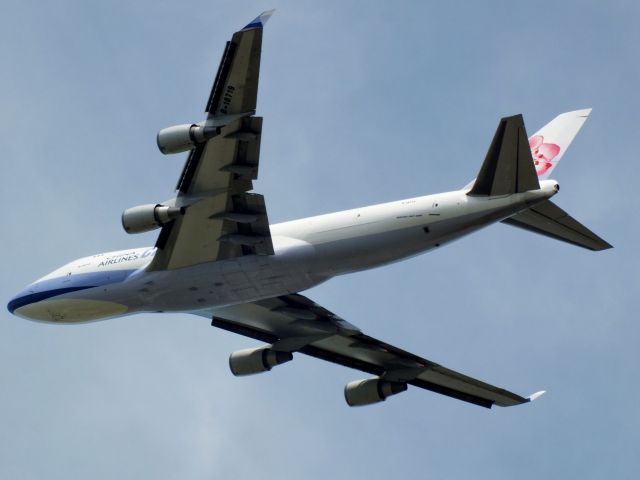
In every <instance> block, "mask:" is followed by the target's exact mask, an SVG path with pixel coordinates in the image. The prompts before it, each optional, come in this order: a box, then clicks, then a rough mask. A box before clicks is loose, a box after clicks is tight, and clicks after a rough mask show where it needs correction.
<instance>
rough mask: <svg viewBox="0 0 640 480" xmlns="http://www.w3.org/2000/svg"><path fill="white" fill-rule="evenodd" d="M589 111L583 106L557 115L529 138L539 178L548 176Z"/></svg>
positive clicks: (542, 178)
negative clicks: (580, 108) (581, 108)
mask: <svg viewBox="0 0 640 480" xmlns="http://www.w3.org/2000/svg"><path fill="white" fill-rule="evenodd" d="M590 113H591V109H590V108H585V109H583V110H574V111H573V112H566V113H563V114H561V115H558V116H557V117H556V118H554V119H553V120H551V121H550V122H549V123H547V124H546V125H545V126H544V127H542V128H541V129H540V130H538V131H537V132H536V133H534V134H533V135H532V136H531V138H529V146H530V147H531V154H532V155H533V161H534V164H535V169H536V173H537V174H538V178H539V179H540V180H545V179H547V178H549V176H550V175H551V172H552V171H553V169H554V168H556V165H558V162H559V161H560V159H561V158H562V156H563V155H564V152H566V151H567V148H569V145H571V142H572V141H573V139H574V138H575V136H576V135H577V133H578V132H579V131H580V128H582V125H584V122H586V121H587V117H589V114H590Z"/></svg>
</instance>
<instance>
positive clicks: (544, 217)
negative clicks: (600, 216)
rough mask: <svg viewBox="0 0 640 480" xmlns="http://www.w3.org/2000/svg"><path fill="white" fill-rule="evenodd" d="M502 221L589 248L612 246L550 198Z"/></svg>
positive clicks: (597, 248)
mask: <svg viewBox="0 0 640 480" xmlns="http://www.w3.org/2000/svg"><path fill="white" fill-rule="evenodd" d="M502 223H506V224H508V225H513V226H514V227H520V228H524V229H525V230H529V231H530V232H534V233H539V234H540V235H545V236H547V237H551V238H555V239H556V240H560V241H562V242H567V243H570V244H572V245H576V246H578V247H582V248H586V249H589V250H595V251H599V250H606V249H608V248H612V246H611V245H610V244H609V243H607V242H606V241H604V240H603V239H602V238H600V237H599V236H598V235H596V234H595V233H593V232H592V231H591V230H589V229H588V228H587V227H585V226H584V225H582V224H581V223H579V222H577V221H576V220H574V219H573V218H572V217H571V216H570V215H569V214H568V213H567V212H565V211H564V210H562V209H561V208H560V207H558V206H557V205H556V204H555V203H553V202H551V201H550V200H545V201H544V202H542V203H538V204H537V205H534V206H533V207H531V208H529V209H528V210H525V211H524V212H520V213H518V214H516V215H514V216H513V217H510V218H507V219H506V220H502Z"/></svg>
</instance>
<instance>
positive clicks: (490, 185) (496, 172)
mask: <svg viewBox="0 0 640 480" xmlns="http://www.w3.org/2000/svg"><path fill="white" fill-rule="evenodd" d="M539 188H540V184H539V183H538V176H537V174H536V170H535V168H534V166H533V158H532V156H531V149H530V148H529V141H528V140H527V132H526V131H525V128H524V120H523V119H522V115H514V116H513V117H506V118H503V119H502V120H500V123H499V124H498V129H497V130H496V133H495V135H494V137H493V141H492V142H491V146H490V147H489V151H488V152H487V156H486V158H485V160H484V163H483V164H482V167H481V168H480V173H479V174H478V177H477V178H476V180H475V182H474V184H473V188H471V191H470V192H469V193H468V195H479V196H494V195H510V194H512V193H520V192H526V191H529V190H538V189H539Z"/></svg>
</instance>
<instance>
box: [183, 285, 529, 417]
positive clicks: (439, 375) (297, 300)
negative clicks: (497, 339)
mask: <svg viewBox="0 0 640 480" xmlns="http://www.w3.org/2000/svg"><path fill="white" fill-rule="evenodd" d="M194 313H196V314H197V315H200V316H205V317H209V318H211V319H212V325H213V326H215V327H218V328H222V329H224V330H227V331H230V332H234V333H238V334H240V335H244V336H247V337H250V338H254V339H256V340H260V341H263V342H267V343H268V344H269V345H268V347H267V348H268V349H270V350H273V351H278V352H287V353H289V352H300V353H304V354H306V355H309V356H312V357H315V358H319V359H322V360H326V361H329V362H332V363H336V364H338V365H343V366H345V367H350V368H354V369H356V370H361V371H363V372H366V373H369V374H371V375H375V376H376V378H377V379H379V380H382V381H383V382H386V383H387V384H390V385H400V386H404V389H406V385H407V384H408V385H413V386H416V387H420V388H424V389H426V390H431V391H432V392H436V393H440V394H442V395H446V396H449V397H452V398H456V399H458V400H462V401H465V402H469V403H472V404H475V405H479V406H482V407H486V408H491V407H492V406H493V405H498V406H501V407H507V406H512V405H519V404H522V403H526V402H529V401H531V400H533V399H534V398H537V397H535V396H531V397H529V398H526V397H522V396H520V395H517V394H515V393H512V392H509V391H507V390H504V389H502V388H499V387H495V386H493V385H490V384H488V383H485V382H482V381H480V380H476V379H474V378H471V377H468V376H466V375H463V374H461V373H458V372H455V371H453V370H450V369H448V368H445V367H443V366H442V365H439V364H437V363H435V362H432V361H430V360H427V359H425V358H422V357H419V356H417V355H414V354H412V353H410V352H407V351H405V350H402V349H400V348H397V347H394V346H393V345H390V344H388V343H385V342H383V341H381V340H378V339H376V338H374V337H371V336H369V335H366V334H365V333H363V332H362V331H360V329H358V328H357V327H355V326H354V325H352V324H350V323H349V322H347V321H345V320H344V319H342V318H340V317H339V316H337V315H335V314H334V313H332V312H330V311H328V310H327V309H325V308H323V307H321V306H320V305H318V304H316V303H315V302H313V301H311V300H310V299H308V298H307V297H304V296H303V295H300V294H293V295H285V296H280V297H275V298H270V299H266V300H260V301H257V302H253V303H247V304H241V305H234V306H229V307H224V308H221V309H215V310H213V311H199V312H194ZM394 393H396V392H394ZM534 395H535V394H534ZM538 396H539V395H538ZM384 398H385V396H384V395H382V396H381V398H380V399H379V400H384Z"/></svg>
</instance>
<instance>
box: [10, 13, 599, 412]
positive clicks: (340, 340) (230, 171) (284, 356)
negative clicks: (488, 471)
mask: <svg viewBox="0 0 640 480" xmlns="http://www.w3.org/2000/svg"><path fill="white" fill-rule="evenodd" d="M272 12H273V11H268V12H264V13H262V14H261V15H259V16H258V17H257V18H255V19H254V20H253V21H251V22H250V23H249V24H248V25H246V26H245V27H244V28H242V29H241V30H239V31H237V32H235V33H234V34H233V36H232V38H231V40H230V41H228V42H227V43H226V46H225V48H224V52H223V54H222V59H221V61H220V66H219V68H218V71H217V74H216V77H215V80H214V82H213V87H212V89H211V92H210V95H209V98H208V100H207V103H206V108H205V113H206V119H205V120H203V121H201V122H199V123H190V124H184V125H176V126H172V127H169V128H165V129H162V130H160V132H159V133H158V135H157V143H158V147H159V149H160V151H161V152H162V153H163V154H176V153H182V152H188V157H187V159H186V163H185V165H184V168H183V171H182V174H181V176H180V178H179V180H178V183H177V186H176V191H177V194H176V196H175V197H174V198H171V199H170V200H167V201H165V202H162V203H152V204H148V205H141V206H137V207H133V208H128V209H126V210H125V211H124V212H123V214H122V225H123V227H124V230H125V231H126V232H128V233H130V234H136V233H140V232H147V231H152V230H156V229H158V230H159V233H158V237H157V241H156V243H155V246H154V247H149V248H133V249H128V250H122V251H114V252H107V253H99V254H97V255H93V256H90V257H85V258H81V259H78V260H75V261H72V262H70V263H68V264H66V265H64V266H62V267H60V268H59V269H57V270H55V271H53V272H51V273H49V274H48V275H46V276H44V277H42V278H40V279H39V280H37V281H35V282H34V283H32V284H31V285H29V286H27V287H26V288H25V289H24V290H22V291H21V292H20V293H18V294H17V295H16V296H15V297H14V298H13V299H12V300H11V301H10V302H9V304H8V310H9V311H10V312H11V313H13V314H15V315H18V316H20V317H24V318H27V319H31V320H37V321H43V322H52V323H65V324H66V323H81V322H89V321H94V320H100V319H108V318H114V317H121V316H124V315H131V314H135V313H139V312H184V313H189V314H194V315H198V316H202V317H205V318H207V319H209V320H210V321H211V325H213V326H214V327H218V328H221V329H224V330H227V331H229V332H233V333H237V334H240V335H244V336H246V337H250V338H252V339H255V340H258V341H260V342H264V345H261V346H258V347H254V348H248V349H245V350H240V351H236V352H234V353H232V354H231V356H230V357H229V366H230V369H231V372H232V373H233V374H234V375H237V376H241V375H250V374H256V373H261V372H266V371H269V370H271V369H272V368H274V367H276V366H279V365H281V364H283V363H286V362H288V361H291V360H292V359H293V354H294V353H302V354H305V355H309V356H311V357H316V358H319V359H322V360H326V361H329V362H333V363H336V364H339V365H343V366H346V367H350V368H353V369H356V370H361V371H363V372H365V373H367V374H369V375H371V377H369V378H365V379H362V380H355V381H353V382H350V383H348V384H347V385H346V386H345V389H344V396H345V399H346V402H347V404H348V405H350V406H362V405H368V404H374V403H378V402H382V401H384V400H386V399H387V398H388V397H390V396H392V395H396V394H398V393H400V392H403V391H405V390H407V388H408V386H409V385H411V386H414V387H419V388H423V389H426V390H430V391H432V392H435V393H439V394H442V395H446V396H449V397H452V398H455V399H459V400H462V401H465V402H469V403H471V404H475V405H479V406H483V407H487V408H491V407H492V406H493V405H498V406H501V407H506V406H512V405H518V404H523V403H527V402H530V401H532V400H535V399H536V398H538V397H539V396H540V395H541V394H542V393H544V391H541V392H537V393H534V394H533V395H530V396H528V397H523V396H520V395H518V394H516V393H513V392H510V391H507V390H505V389H502V388H499V387H496V386H493V385H490V384H488V383H485V382H482V381H479V380H476V379H474V378H471V377H469V376H466V375H463V374H461V373H458V372H455V371H453V370H450V369H448V368H445V367H443V366H441V365H439V364H438V363H435V362H433V361H431V360H427V359H425V358H422V357H420V356H418V355H415V354H413V353H410V352H407V351H404V350H402V349H400V348H397V347H395V346H392V345H389V344H387V343H385V342H383V341H381V340H378V339H376V338H373V337H371V336H369V335H367V334H366V333H364V332H363V331H362V330H361V329H360V328H358V327H357V326H355V325H354V324H352V323H350V322H348V321H347V320H345V319H343V318H341V317H340V316H338V315H337V314H335V313H333V312H331V311H329V310H328V309H326V308H324V307H322V306H320V305H318V304H317V303H315V302H314V301H313V300H311V299H309V298H307V297H306V296H304V295H303V294H301V293H299V292H302V291H304V290H307V289H310V288H311V287H314V286H316V285H319V284H321V283H323V282H325V281H327V280H329V279H330V278H332V277H335V276H338V275H344V274H348V273H353V272H358V271H362V270H366V269H370V268H374V267H378V266H382V265H386V264H389V263H391V262H396V261H399V260H403V259H406V258H408V257H413V256H415V255H418V254H421V253H424V252H429V251H431V250H434V249H437V248H439V247H441V246H444V245H445V244H448V243H449V242H451V241H453V240H456V239H458V238H460V237H462V236H464V235H468V234H470V233H472V232H475V231H476V230H479V229H481V228H484V227H486V226H488V225H491V224H493V223H497V222H502V223H505V224H508V225H512V226H515V227H520V228H523V229H526V230H529V231H531V232H534V233H538V234H541V235H545V236H548V237H551V238H554V239H556V240H561V241H564V242H568V243H570V244H573V245H576V246H579V247H583V248H586V249H590V250H594V251H598V250H604V249H607V248H611V245H610V244H608V243H607V242H606V241H604V240H603V239H601V238H600V237H598V236H597V235H596V234H594V233H593V232H591V231H590V230H589V229H587V228H586V227H584V226H583V225H582V224H580V223H578V222H577V221H576V220H574V219H573V218H572V217H571V216H569V215H568V214H567V213H566V212H565V211H563V210H562V209H561V208H560V207H558V206H556V205H555V204H554V203H552V202H551V200H550V198H551V197H553V196H554V195H556V193H558V190H559V185H558V183H557V182H556V181H555V180H552V179H550V178H549V176H550V174H551V172H552V171H553V170H554V168H555V167H556V165H557V164H558V162H559V161H560V159H561V158H562V157H563V155H564V153H565V151H566V150H567V148H568V147H569V145H570V143H571V142H572V140H573V138H574V137H575V136H576V134H577V132H578V131H579V130H580V128H581V127H582V125H583V124H584V122H585V121H586V119H587V117H588V115H589V113H590V112H591V110H590V109H584V110H576V111H573V112H568V113H564V114H561V115H559V116H557V117H556V118H555V119H553V120H552V121H551V122H550V123H548V124H547V125H546V126H544V127H543V128H542V129H541V130H540V131H538V132H536V134H534V135H533V136H531V137H529V138H528V137H527V134H526V130H525V126H524V121H523V118H522V115H515V116H509V117H505V118H502V119H501V120H500V122H499V124H498V128H497V130H496V133H495V136H494V138H493V141H492V142H491V144H490V146H489V149H488V152H487V155H486V157H485V159H484V162H483V163H482V166H481V168H480V171H479V173H478V176H477V178H476V179H474V180H473V181H472V182H470V183H469V184H468V185H466V186H465V187H463V188H462V189H458V190H453V191H450V192H445V193H438V194H435V195H428V196H422V197H418V198H411V199H405V200H400V201H395V202H389V203H384V204H379V205H373V206H367V207H363V208H356V209H352V210H346V211H341V212H336V213H330V214H326V215H319V216H314V217H310V218H303V219H299V220H293V221H288V222H284V223H279V224H274V225H271V224H269V221H268V217H267V209H266V203H265V199H264V197H263V196H262V195H260V194H258V193H254V192H252V190H253V180H255V179H256V178H257V177H258V165H259V158H260V139H261V131H262V118H261V117H259V116H256V115H255V113H256V99H257V92H258V79H259V71H260V55H261V49H262V36H263V27H264V25H265V23H266V21H267V20H268V18H269V17H270V16H271V14H272Z"/></svg>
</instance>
